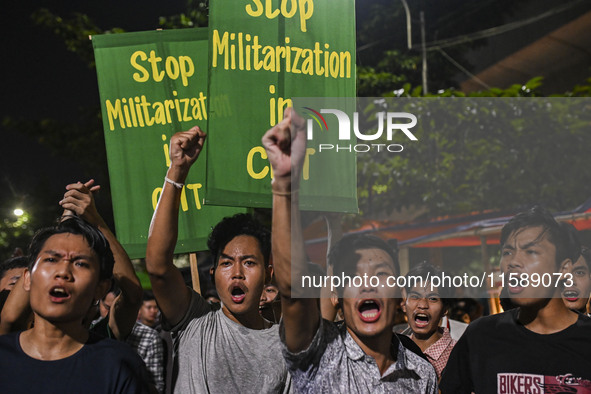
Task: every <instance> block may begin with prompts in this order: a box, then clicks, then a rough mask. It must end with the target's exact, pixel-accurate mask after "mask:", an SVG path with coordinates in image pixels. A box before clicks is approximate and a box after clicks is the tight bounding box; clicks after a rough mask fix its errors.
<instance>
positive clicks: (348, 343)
mask: <svg viewBox="0 0 591 394" xmlns="http://www.w3.org/2000/svg"><path fill="white" fill-rule="evenodd" d="M341 330H342V331H341V334H342V335H343V336H344V340H343V342H344V344H345V351H346V353H347V357H349V358H350V359H351V360H355V361H358V360H361V359H363V358H365V361H366V362H368V359H371V362H372V363H373V364H374V365H376V367H377V364H375V360H374V359H373V358H372V357H371V356H368V355H367V354H365V352H364V351H363V349H361V347H360V346H359V344H357V342H355V339H353V337H352V336H351V334H349V331H348V330H347V328H346V326H345V325H344V324H343V325H342V327H341ZM343 331H344V332H343ZM394 349H396V350H397V352H396V362H395V363H394V364H392V365H390V366H389V367H388V369H387V370H386V371H385V372H384V373H383V374H382V378H384V377H386V376H388V375H390V374H392V373H394V372H397V371H404V370H417V366H416V365H415V364H414V363H413V362H412V361H411V360H409V359H408V357H406V352H407V349H406V348H405V347H404V346H402V343H401V342H400V341H399V340H398V337H397V336H396V334H393V335H392V344H391V347H390V350H391V351H392V352H394Z"/></svg>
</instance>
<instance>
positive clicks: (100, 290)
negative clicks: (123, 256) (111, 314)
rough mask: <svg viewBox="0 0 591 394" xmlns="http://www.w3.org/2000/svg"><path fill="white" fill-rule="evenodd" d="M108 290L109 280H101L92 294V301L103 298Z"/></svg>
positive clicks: (109, 286)
mask: <svg viewBox="0 0 591 394" xmlns="http://www.w3.org/2000/svg"><path fill="white" fill-rule="evenodd" d="M110 288H111V279H103V280H101V281H99V283H98V285H97V286H96V291H95V292H94V300H95V301H99V300H102V299H103V298H105V296H106V295H107V293H108V292H109V289H110Z"/></svg>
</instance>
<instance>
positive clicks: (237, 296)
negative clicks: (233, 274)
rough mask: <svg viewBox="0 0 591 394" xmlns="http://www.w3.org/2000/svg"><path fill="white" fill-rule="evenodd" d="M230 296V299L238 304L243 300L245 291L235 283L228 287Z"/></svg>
mask: <svg viewBox="0 0 591 394" xmlns="http://www.w3.org/2000/svg"><path fill="white" fill-rule="evenodd" d="M230 296H231V297H232V301H234V302H235V303H237V304H240V303H241V302H242V301H244V298H245V297H246V292H245V291H244V289H243V288H242V287H241V286H238V285H235V286H232V288H231V289H230Z"/></svg>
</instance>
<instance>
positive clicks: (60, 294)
mask: <svg viewBox="0 0 591 394" xmlns="http://www.w3.org/2000/svg"><path fill="white" fill-rule="evenodd" d="M49 296H50V297H51V300H52V301H53V302H61V301H64V300H66V299H68V298H70V293H68V291H67V290H66V289H65V288H63V287H60V286H55V287H52V288H51V289H50V290H49Z"/></svg>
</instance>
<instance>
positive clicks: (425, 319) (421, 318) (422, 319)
mask: <svg viewBox="0 0 591 394" xmlns="http://www.w3.org/2000/svg"><path fill="white" fill-rule="evenodd" d="M414 321H415V325H416V326H417V327H418V328H423V327H426V326H427V325H428V324H429V321H431V316H429V315H428V314H426V313H417V314H415V316H414Z"/></svg>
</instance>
